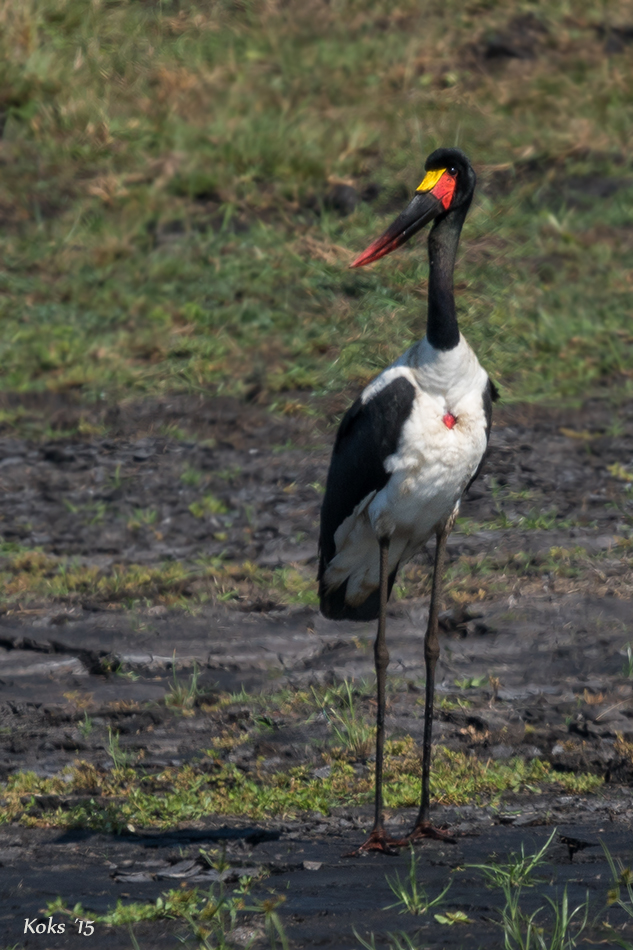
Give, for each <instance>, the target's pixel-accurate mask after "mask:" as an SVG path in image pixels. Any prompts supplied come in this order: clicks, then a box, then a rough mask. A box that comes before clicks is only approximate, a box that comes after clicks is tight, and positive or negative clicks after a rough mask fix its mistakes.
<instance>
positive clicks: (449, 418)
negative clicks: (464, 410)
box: [442, 412, 457, 429]
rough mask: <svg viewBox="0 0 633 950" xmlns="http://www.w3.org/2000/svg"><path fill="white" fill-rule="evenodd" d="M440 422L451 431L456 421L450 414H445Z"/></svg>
mask: <svg viewBox="0 0 633 950" xmlns="http://www.w3.org/2000/svg"><path fill="white" fill-rule="evenodd" d="M442 422H443V423H444V425H445V426H446V428H447V429H452V428H453V426H454V425H455V423H456V422H457V419H456V418H455V416H454V415H453V413H452V412H447V413H446V415H445V416H442Z"/></svg>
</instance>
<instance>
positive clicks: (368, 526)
mask: <svg viewBox="0 0 633 950" xmlns="http://www.w3.org/2000/svg"><path fill="white" fill-rule="evenodd" d="M425 172H426V174H425V176H424V179H423V181H422V183H421V184H420V186H419V187H418V188H417V190H416V194H415V197H414V198H413V200H412V201H411V203H410V204H409V206H408V207H407V208H406V209H405V210H404V211H403V212H402V213H401V214H400V215H399V217H398V218H396V220H395V221H394V222H393V224H392V225H391V226H390V227H389V228H387V230H386V231H385V232H384V234H382V235H381V236H380V237H379V238H378V239H377V240H376V241H374V242H373V243H372V244H370V245H369V247H368V248H367V250H366V251H364V252H363V253H362V254H361V255H360V257H358V258H357V259H356V260H355V261H354V262H353V264H352V265H351V266H352V267H362V266H364V265H365V264H371V263H372V262H373V261H376V260H378V259H379V258H380V257H383V256H384V255H385V254H389V253H390V252H391V251H393V250H395V248H397V247H400V245H402V244H404V243H405V241H408V240H409V238H411V237H413V235H414V234H415V233H416V232H417V231H419V230H420V228H422V227H424V225H425V224H427V223H428V222H429V221H433V222H434V223H433V227H432V228H431V231H430V233H429V239H428V252H429V290H428V318H427V328H426V336H425V337H424V339H423V340H421V341H420V342H418V343H415V344H414V345H413V346H412V347H410V349H408V350H407V351H406V353H404V354H403V355H402V356H401V357H400V358H399V359H398V360H396V362H395V363H393V364H392V365H391V366H389V367H388V368H387V369H385V370H384V371H383V372H382V373H381V374H380V375H379V376H377V377H376V379H374V380H373V381H372V382H371V383H369V385H368V386H367V387H366V388H365V389H364V390H363V392H362V393H361V395H360V396H359V398H358V399H357V400H356V402H355V403H354V404H353V405H352V406H351V408H350V409H348V411H347V412H346V414H345V416H344V417H343V420H342V422H341V424H340V427H339V430H338V433H337V436H336V441H335V444H334V449H333V452H332V460H331V463H330V470H329V473H328V478H327V486H326V490H325V496H324V500H323V507H322V510H321V534H320V542H319V574H318V579H319V597H320V606H321V612H322V613H323V614H324V616H326V617H329V618H331V619H334V620H363V621H367V620H373V619H376V618H378V631H377V635H376V642H375V645H374V658H375V664H376V681H377V694H378V696H377V699H378V709H377V717H376V725H377V728H376V799H375V821H374V827H373V830H372V832H371V835H370V836H369V839H368V840H367V841H366V842H365V843H364V844H363V845H361V847H360V848H359V851H368V850H378V851H383V852H386V853H393V847H394V846H396V845H403V844H405V843H408V842H409V841H412V840H415V839H417V838H424V837H432V838H442V839H444V840H453V839H451V838H450V836H449V835H447V834H446V833H445V832H442V831H440V830H438V829H436V828H434V827H433V826H432V825H431V823H430V820H429V775H430V764H431V735H432V728H433V698H434V692H435V666H436V663H437V659H438V656H439V652H440V651H439V640H438V610H439V602H440V596H441V590H442V577H443V573H444V559H445V553H446V540H447V538H448V535H449V533H450V531H451V529H452V527H453V524H454V521H455V518H456V516H457V512H458V509H459V503H460V499H461V497H462V495H463V494H464V492H465V491H466V489H467V488H468V487H469V485H470V484H471V483H472V482H473V481H474V479H475V478H477V475H478V474H479V472H480V469H481V466H482V462H483V458H484V454H485V452H486V447H487V444H488V439H489V436H490V425H491V417H492V403H493V401H494V400H495V399H496V398H497V395H498V393H497V390H496V387H495V386H494V384H493V383H492V382H491V380H490V379H489V378H488V375H487V373H486V372H485V370H484V369H482V367H481V366H480V364H479V362H478V360H477V357H476V356H475V354H474V353H473V351H472V350H471V348H470V346H469V345H468V343H467V342H466V340H465V339H464V337H463V336H462V335H461V334H460V332H459V328H458V325H457V316H456V313H455V298H454V292H453V271H454V267H455V257H456V254H457V246H458V243H459V237H460V233H461V230H462V226H463V224H464V220H465V218H466V214H467V212H468V209H469V207H470V203H471V201H472V197H473V192H474V190H475V182H476V177H475V173H474V171H473V169H472V166H471V164H470V162H469V161H468V159H467V158H466V156H465V155H464V153H463V152H461V151H459V149H454V148H450V149H447V148H440V149H437V150H436V151H435V152H433V154H432V155H430V156H429V158H428V159H427V161H426V164H425ZM433 534H434V535H435V537H436V548H435V566H434V573H433V586H432V593H431V604H430V607H429V618H428V625H427V630H426V636H425V639H424V658H425V665H426V695H425V705H424V716H425V721H424V739H423V746H422V799H421V804H420V811H419V814H418V818H417V821H416V823H415V826H414V828H413V830H412V832H411V833H410V834H409V835H408V836H407V838H404V839H401V840H398V841H396V840H394V839H392V838H390V837H388V835H387V834H386V832H385V826H384V817H383V794H382V770H383V749H384V737H385V676H386V670H387V665H388V663H389V653H388V651H387V646H386V642H385V628H386V613H387V601H388V599H389V595H390V593H391V588H392V586H393V582H394V579H395V576H396V572H397V570H398V567H399V566H400V565H401V564H402V563H404V562H405V561H407V560H409V558H411V557H413V555H414V554H416V553H417V552H418V551H420V549H421V548H422V547H423V546H424V545H425V544H426V542H427V541H428V539H429V538H430V537H431V535H433Z"/></svg>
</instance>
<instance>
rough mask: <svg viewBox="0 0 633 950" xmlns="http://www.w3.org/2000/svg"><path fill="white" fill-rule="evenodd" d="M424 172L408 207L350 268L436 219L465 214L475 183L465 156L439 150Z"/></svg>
mask: <svg viewBox="0 0 633 950" xmlns="http://www.w3.org/2000/svg"><path fill="white" fill-rule="evenodd" d="M424 171H425V175H424V178H423V179H422V181H421V182H420V184H419V185H418V187H417V188H416V192H415V196H414V197H413V199H412V201H411V202H410V203H409V205H408V207H406V208H405V209H404V211H403V212H401V214H399V215H398V217H397V218H396V220H395V221H394V222H393V224H390V225H389V227H388V228H387V230H386V231H385V232H384V233H383V234H381V235H380V237H379V238H377V239H376V240H375V241H373V242H372V244H370V245H369V247H368V248H367V249H366V250H365V251H363V253H362V254H361V255H360V257H357V258H356V260H355V261H354V262H353V263H352V264H350V267H363V266H364V265H365V264H371V263H373V261H377V260H378V259H379V258H380V257H384V256H385V254H389V253H390V252H391V251H394V250H395V249H396V248H397V247H400V246H401V245H402V244H405V243H406V242H407V241H408V240H409V238H411V237H413V235H414V234H417V232H418V231H419V230H420V229H421V228H423V227H424V225H425V224H428V223H429V221H433V220H434V219H435V218H442V217H446V216H447V215H449V214H451V213H452V212H453V211H456V210H457V209H458V208H461V209H462V210H463V213H464V214H465V213H466V211H467V210H468V206H469V205H470V202H471V200H472V197H473V192H474V190H475V183H476V181H477V179H476V176H475V172H474V171H473V168H472V165H471V164H470V162H469V161H468V159H467V158H466V156H465V155H464V153H463V152H461V151H460V150H459V149H458V148H438V149H436V150H435V151H434V152H432V154H431V155H429V157H428V158H427V160H426V163H425V165H424ZM462 222H463V217H462ZM460 227H461V224H460Z"/></svg>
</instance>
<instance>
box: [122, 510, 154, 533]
mask: <svg viewBox="0 0 633 950" xmlns="http://www.w3.org/2000/svg"><path fill="white" fill-rule="evenodd" d="M157 520H158V512H157V511H156V509H155V508H135V509H134V513H133V514H132V517H131V518H130V520H129V521H128V523H127V526H128V529H129V530H130V531H139V530H140V529H141V528H148V527H149V526H150V525H153V524H156V521H157Z"/></svg>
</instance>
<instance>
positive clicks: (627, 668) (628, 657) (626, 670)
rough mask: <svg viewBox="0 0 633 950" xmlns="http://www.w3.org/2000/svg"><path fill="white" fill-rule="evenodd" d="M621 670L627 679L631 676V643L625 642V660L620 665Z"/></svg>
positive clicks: (632, 672) (632, 665)
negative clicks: (621, 665)
mask: <svg viewBox="0 0 633 950" xmlns="http://www.w3.org/2000/svg"><path fill="white" fill-rule="evenodd" d="M622 672H623V673H624V675H625V676H626V678H627V679H631V678H633V644H631V643H627V645H626V660H625V661H624V665H623V667H622Z"/></svg>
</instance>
